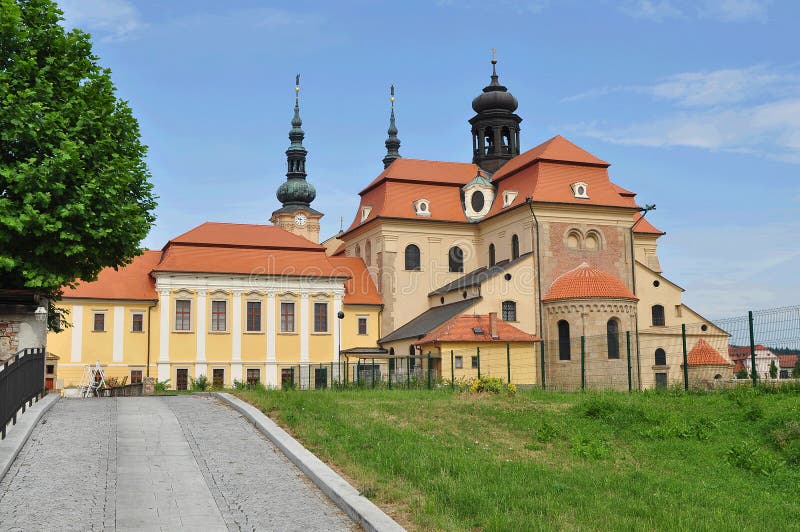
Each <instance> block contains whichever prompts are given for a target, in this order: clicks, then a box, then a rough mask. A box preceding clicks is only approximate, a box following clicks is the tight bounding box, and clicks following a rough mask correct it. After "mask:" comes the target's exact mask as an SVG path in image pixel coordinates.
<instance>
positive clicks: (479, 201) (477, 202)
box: [470, 190, 484, 212]
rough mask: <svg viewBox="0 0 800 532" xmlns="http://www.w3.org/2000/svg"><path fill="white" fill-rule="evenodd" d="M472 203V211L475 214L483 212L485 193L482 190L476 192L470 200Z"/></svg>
mask: <svg viewBox="0 0 800 532" xmlns="http://www.w3.org/2000/svg"><path fill="white" fill-rule="evenodd" d="M470 203H471V204H472V210H473V211H475V212H481V211H482V210H483V203H484V199H483V192H481V191H480V190H476V191H475V192H473V193H472V197H471V198H470Z"/></svg>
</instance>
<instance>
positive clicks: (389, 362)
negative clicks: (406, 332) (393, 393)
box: [386, 358, 397, 390]
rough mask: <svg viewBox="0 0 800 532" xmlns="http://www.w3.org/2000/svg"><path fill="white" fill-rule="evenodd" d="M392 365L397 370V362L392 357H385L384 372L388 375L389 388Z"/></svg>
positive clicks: (390, 386)
mask: <svg viewBox="0 0 800 532" xmlns="http://www.w3.org/2000/svg"><path fill="white" fill-rule="evenodd" d="M392 366H394V368H395V369H394V370H395V372H396V371H397V362H395V360H394V359H393V358H389V359H386V374H387V375H388V376H389V389H390V390H391V389H392Z"/></svg>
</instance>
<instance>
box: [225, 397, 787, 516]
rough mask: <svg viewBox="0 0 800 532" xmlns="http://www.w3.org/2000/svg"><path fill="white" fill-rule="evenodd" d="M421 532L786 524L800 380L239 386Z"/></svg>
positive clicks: (260, 405) (319, 454) (312, 449)
mask: <svg viewBox="0 0 800 532" xmlns="http://www.w3.org/2000/svg"><path fill="white" fill-rule="evenodd" d="M234 393H236V394H237V395H238V396H239V397H241V398H243V399H245V400H247V401H249V402H251V403H253V404H255V405H256V406H258V407H259V408H261V410H262V411H264V412H265V413H267V414H268V415H269V416H271V417H272V418H273V419H275V420H277V421H278V423H280V424H281V425H282V426H284V427H285V428H287V429H288V430H289V431H290V432H291V433H292V434H293V435H294V436H295V437H296V438H298V439H299V440H300V441H301V442H303V443H304V444H305V445H306V446H307V447H308V448H309V449H310V450H311V451H312V452H314V453H315V454H317V455H318V456H319V457H320V458H321V459H322V460H324V461H326V462H327V463H328V464H330V465H332V466H333V467H334V468H335V469H337V470H338V471H340V472H342V473H343V474H344V475H345V476H346V477H348V478H349V479H350V480H351V481H352V482H353V483H354V485H355V486H356V487H358V488H359V489H360V490H361V492H362V493H363V494H364V495H366V496H367V497H369V498H370V499H371V500H373V501H374V502H375V503H376V504H378V505H380V506H382V507H383V508H384V509H386V510H387V511H388V512H389V513H390V514H391V515H393V516H394V517H395V518H396V519H398V520H399V521H400V522H401V524H403V525H404V526H406V527H408V528H412V529H419V530H476V529H479V530H533V529H570V530H575V529H582V530H586V529H592V530H595V529H614V530H618V529H653V528H658V529H681V530H687V529H691V530H697V529H701V530H703V529H705V530H710V529H714V530H733V529H759V530H763V529H768V530H769V529H773V530H789V529H796V527H797V526H798V521H797V516H798V515H800V387H794V388H793V389H791V388H785V389H783V390H771V391H770V390H752V389H744V388H742V389H738V390H733V391H727V392H716V393H704V394H700V393H697V394H684V393H680V392H677V391H668V392H661V393H656V392H647V393H639V394H633V395H628V394H622V393H586V394H560V393H553V392H541V391H521V392H519V393H518V394H517V395H516V396H511V397H507V396H497V395H494V396H490V395H480V396H476V395H470V394H460V393H452V392H449V391H402V390H397V391H388V390H382V391H381V390H377V391H337V392H333V391H329V392H297V391H285V392H284V391H265V390H244V391H236V392H234Z"/></svg>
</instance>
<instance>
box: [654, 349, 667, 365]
mask: <svg viewBox="0 0 800 532" xmlns="http://www.w3.org/2000/svg"><path fill="white" fill-rule="evenodd" d="M666 365H667V352H666V351H664V350H663V349H661V348H660V347H659V348H658V349H656V366H666Z"/></svg>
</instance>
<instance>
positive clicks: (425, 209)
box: [414, 199, 431, 216]
mask: <svg viewBox="0 0 800 532" xmlns="http://www.w3.org/2000/svg"><path fill="white" fill-rule="evenodd" d="M414 212H415V213H417V216H430V215H431V205H430V202H429V201H428V200H426V199H418V200H417V201H415V202H414Z"/></svg>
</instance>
